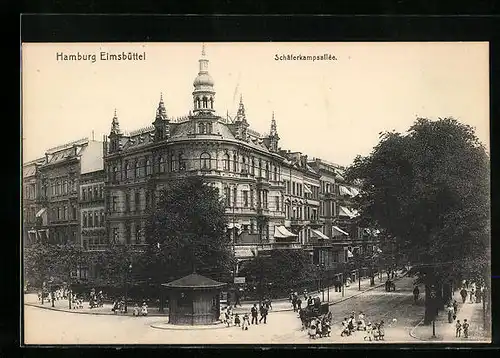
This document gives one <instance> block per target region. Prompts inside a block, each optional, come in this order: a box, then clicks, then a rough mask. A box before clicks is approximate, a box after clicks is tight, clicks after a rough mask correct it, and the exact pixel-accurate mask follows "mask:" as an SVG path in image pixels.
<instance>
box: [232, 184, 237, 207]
mask: <svg viewBox="0 0 500 358" xmlns="http://www.w3.org/2000/svg"><path fill="white" fill-rule="evenodd" d="M236 195H237V190H236V187H234V188H233V205H234V206H235V207H236Z"/></svg>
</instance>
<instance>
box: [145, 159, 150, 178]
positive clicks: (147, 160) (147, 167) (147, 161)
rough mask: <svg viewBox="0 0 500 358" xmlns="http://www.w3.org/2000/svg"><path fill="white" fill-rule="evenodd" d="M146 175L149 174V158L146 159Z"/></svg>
mask: <svg viewBox="0 0 500 358" xmlns="http://www.w3.org/2000/svg"><path fill="white" fill-rule="evenodd" d="M145 167H146V168H145V169H146V175H151V161H150V160H149V159H146V165H145Z"/></svg>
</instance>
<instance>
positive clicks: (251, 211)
mask: <svg viewBox="0 0 500 358" xmlns="http://www.w3.org/2000/svg"><path fill="white" fill-rule="evenodd" d="M256 213H257V209H256V208H255V207H253V208H252V207H251V206H245V207H240V206H226V215H232V214H247V215H255V214H256Z"/></svg>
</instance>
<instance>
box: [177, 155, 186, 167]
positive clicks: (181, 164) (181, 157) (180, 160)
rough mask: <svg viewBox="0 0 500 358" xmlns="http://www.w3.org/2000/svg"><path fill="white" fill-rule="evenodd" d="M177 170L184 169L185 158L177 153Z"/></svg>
mask: <svg viewBox="0 0 500 358" xmlns="http://www.w3.org/2000/svg"><path fill="white" fill-rule="evenodd" d="M178 159H179V170H186V160H185V159H184V158H183V156H182V154H179V157H178Z"/></svg>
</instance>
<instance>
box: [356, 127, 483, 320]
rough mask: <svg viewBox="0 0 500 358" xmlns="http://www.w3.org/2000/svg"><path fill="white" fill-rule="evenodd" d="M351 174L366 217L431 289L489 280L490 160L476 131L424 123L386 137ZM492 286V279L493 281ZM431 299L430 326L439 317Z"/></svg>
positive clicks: (358, 159) (358, 204) (427, 306)
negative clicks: (463, 280) (465, 279)
mask: <svg viewBox="0 0 500 358" xmlns="http://www.w3.org/2000/svg"><path fill="white" fill-rule="evenodd" d="M380 139H381V140H380V142H379V144H378V145H377V146H376V147H375V148H374V149H373V152H372V153H371V154H370V155H369V156H366V157H361V156H358V157H357V158H356V159H355V161H354V163H353V165H352V166H351V167H350V168H349V169H348V171H347V177H348V178H349V179H350V180H353V179H358V180H360V181H361V183H362V187H361V189H362V190H361V193H360V195H358V196H357V198H356V199H357V200H356V203H357V206H358V210H359V211H360V213H361V215H362V216H363V217H364V218H365V219H366V220H368V221H371V222H372V223H373V224H374V226H375V227H380V228H382V229H383V231H384V234H385V235H387V236H388V237H389V238H392V239H394V241H395V244H396V249H397V251H398V252H401V253H404V254H406V256H407V257H408V259H409V260H410V261H411V262H413V263H414V265H415V266H416V270H417V272H418V274H419V276H420V278H421V279H422V281H423V282H424V283H425V284H426V288H427V289H426V292H428V291H429V289H430V287H431V286H434V287H436V288H437V291H440V290H439V288H440V287H442V285H443V284H445V283H449V282H450V281H457V280H459V279H461V278H463V277H471V276H478V277H482V278H484V279H485V281H486V280H487V277H489V262H490V260H489V259H490V256H489V241H490V219H489V216H490V209H489V195H490V188H489V157H488V155H487V153H486V151H485V149H484V147H483V146H482V145H481V143H480V142H479V140H478V139H477V137H476V136H475V134H474V130H473V128H472V127H470V126H467V125H464V124H461V123H459V122H457V121H456V120H454V119H453V118H445V119H440V120H438V121H430V120H428V119H418V120H417V121H416V122H415V123H414V125H413V126H412V127H411V128H410V129H409V131H408V133H406V134H400V133H396V132H386V133H382V134H381V137H380ZM486 282H487V281H486ZM428 302H430V300H427V299H426V322H427V323H429V322H430V321H431V320H432V317H433V313H432V311H433V310H431V307H430V306H429V304H428Z"/></svg>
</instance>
